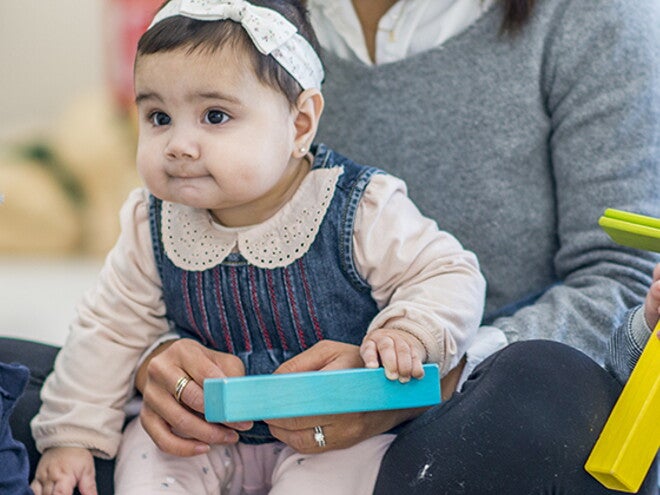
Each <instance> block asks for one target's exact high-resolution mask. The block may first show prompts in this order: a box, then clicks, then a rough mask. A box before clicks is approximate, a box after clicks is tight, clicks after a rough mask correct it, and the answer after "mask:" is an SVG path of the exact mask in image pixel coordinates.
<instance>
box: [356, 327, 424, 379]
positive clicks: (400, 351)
mask: <svg viewBox="0 0 660 495" xmlns="http://www.w3.org/2000/svg"><path fill="white" fill-rule="evenodd" d="M360 355H361V356H362V359H363V361H364V364H365V366H366V367H367V368H378V366H379V358H380V363H382V365H383V367H384V368H385V376H387V378H389V379H390V380H397V379H398V380H399V381H400V382H401V383H405V382H408V381H410V377H411V376H412V377H414V378H422V377H423V376H424V368H422V362H423V361H424V360H425V359H426V349H425V348H424V345H423V344H422V343H421V342H420V340H419V339H418V338H417V337H415V336H414V335H412V334H411V333H408V332H405V331H403V330H397V329H394V328H379V329H378V330H373V331H372V332H369V333H368V334H367V335H366V337H365V338H364V340H363V341H362V346H361V347H360Z"/></svg>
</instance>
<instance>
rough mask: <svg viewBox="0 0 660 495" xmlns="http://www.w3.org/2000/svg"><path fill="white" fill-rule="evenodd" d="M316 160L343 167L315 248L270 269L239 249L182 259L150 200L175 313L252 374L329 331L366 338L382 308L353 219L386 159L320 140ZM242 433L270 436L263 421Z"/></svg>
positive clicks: (175, 320)
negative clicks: (211, 260)
mask: <svg viewBox="0 0 660 495" xmlns="http://www.w3.org/2000/svg"><path fill="white" fill-rule="evenodd" d="M313 151H315V158H314V163H313V165H312V169H316V168H319V167H326V168H331V167H342V168H343V173H342V174H341V175H340V176H339V178H338V181H337V185H336V188H335V191H334V195H333V196H332V200H331V202H330V205H329V207H328V210H327V212H326V214H325V216H324V217H323V220H322V222H321V225H320V228H319V230H318V233H317V235H316V238H315V239H314V242H313V243H312V244H311V247H310V248H309V250H308V251H307V252H306V253H305V254H304V255H303V256H302V257H300V258H298V259H297V260H295V261H293V262H292V263H290V264H288V265H287V266H284V267H281V268H273V269H265V268H259V267H256V266H254V265H252V264H250V263H248V262H247V261H246V260H245V259H244V258H243V256H241V255H240V254H239V253H231V254H230V255H229V256H228V257H227V258H226V259H225V260H224V261H222V262H221V263H219V264H218V265H216V266H214V267H212V268H208V269H205V270H201V271H188V270H184V269H181V268H179V267H177V266H176V265H175V264H174V263H173V262H172V261H171V260H170V258H169V257H168V256H167V254H166V253H165V250H164V247H163V242H162V234H161V209H162V203H161V201H160V200H158V199H156V198H154V197H152V198H151V204H150V222H151V234H152V241H153V246H154V254H155V258H156V264H157V266H158V271H159V273H160V276H161V280H162V285H163V300H164V302H165V305H166V308H167V318H168V320H169V322H170V324H171V325H172V327H173V328H174V330H175V331H176V332H178V333H179V334H180V335H181V336H182V337H186V338H191V339H194V340H196V341H198V342H200V343H202V344H203V345H205V346H207V347H210V348H212V349H215V350H218V351H223V352H228V353H231V354H234V355H236V356H238V357H239V358H240V359H241V360H242V361H243V364H244V365H245V370H246V374H248V375H255V374H266V373H271V372H272V371H273V370H275V369H276V368H277V367H278V366H279V365H280V364H281V363H282V362H284V361H286V360H287V359H289V358H290V357H292V356H294V355H296V354H298V353H300V352H302V351H303V350H305V349H307V348H309V347H311V346H312V345H313V344H315V343H316V342H318V341H320V340H322V339H331V340H337V341H341V342H347V343H351V344H360V342H361V341H362V338H363V337H364V334H365V332H366V329H367V327H368V325H369V323H370V322H371V320H372V319H373V318H374V316H375V315H376V313H377V312H378V308H377V306H376V303H375V301H374V300H373V298H372V297H371V290H370V287H369V285H368V284H367V283H366V281H365V280H363V279H362V278H361V277H360V275H359V274H358V272H357V270H356V268H355V264H354V261H353V243H352V242H353V224H354V221H355V214H356V211H357V207H358V204H359V201H360V198H361V197H362V194H363V192H364V190H365V188H366V186H367V184H368V183H369V180H370V178H371V176H372V175H373V174H374V173H379V170H378V169H375V168H370V167H364V166H361V165H357V164H356V163H354V162H352V161H351V160H349V159H347V158H345V157H343V156H341V155H339V154H337V153H335V152H333V151H331V150H329V149H327V148H326V147H325V146H323V145H318V146H317V147H316V149H315V150H313ZM241 438H242V441H245V442H253V443H254V442H264V441H272V438H271V437H270V435H269V434H268V430H267V428H266V426H265V424H263V423H255V427H254V428H253V429H252V430H250V431H249V432H245V433H242V434H241Z"/></svg>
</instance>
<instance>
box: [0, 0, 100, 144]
mask: <svg viewBox="0 0 660 495" xmlns="http://www.w3.org/2000/svg"><path fill="white" fill-rule="evenodd" d="M102 7H103V0H18V1H10V0H0V137H1V136H3V135H7V134H8V133H13V132H15V131H16V130H17V129H23V128H26V127H31V126H35V125H36V126H39V127H42V126H44V125H45V124H46V123H47V122H48V121H51V120H52V119H53V118H55V117H56V116H57V115H58V114H59V113H60V112H61V111H62V109H64V108H65V107H66V105H67V103H69V102H70V101H71V100H72V99H73V98H74V97H75V95H76V94H78V93H80V92H81V91H85V90H88V89H90V88H95V87H98V86H99V85H101V84H102V83H103V79H104V74H103V71H104V69H103V32H102V27H103V26H102V10H103V9H102Z"/></svg>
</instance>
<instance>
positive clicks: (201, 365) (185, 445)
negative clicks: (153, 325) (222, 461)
mask: <svg viewBox="0 0 660 495" xmlns="http://www.w3.org/2000/svg"><path fill="white" fill-rule="evenodd" d="M243 375H245V368H244V367H243V363H242V362H241V360H240V359H239V358H238V357H236V356H234V355H232V354H226V353H223V352H217V351H212V350H210V349H207V348H206V347H204V346H202V345H201V344H199V343H198V342H195V341H193V340H190V339H180V340H173V341H169V342H166V343H164V344H163V345H161V346H160V347H158V348H157V349H156V350H155V351H154V352H153V353H152V354H151V355H150V356H149V357H148V358H147V359H146V360H145V362H144V363H143V364H142V366H140V369H139V370H138V372H137V375H136V378H135V385H136V387H137V389H138V390H139V391H140V392H142V396H143V403H142V409H141V411H140V421H141V422H142V426H143V427H144V429H145V430H146V432H147V433H148V434H149V436H151V438H152V439H153V441H154V442H155V443H156V445H157V446H158V447H159V448H160V449H161V450H163V451H164V452H167V453H168V454H173V455H178V456H192V455H198V454H203V453H205V452H208V450H209V445H211V444H223V443H236V442H237V441H238V434H237V433H236V431H234V430H235V429H238V430H246V429H249V428H251V427H252V423H251V422H246V423H238V424H234V425H231V426H232V427H231V428H229V427H228V426H225V425H221V424H217V423H208V422H206V421H205V420H204V418H203V417H202V414H203V412H204V392H203V389H202V386H203V384H204V379H205V378H220V377H225V376H243ZM181 377H189V381H188V383H187V385H185V387H184V388H183V390H182V391H181V392H180V403H179V402H177V400H176V398H175V393H176V388H177V383H178V382H179V379H180V378H181ZM184 406H185V407H184Z"/></svg>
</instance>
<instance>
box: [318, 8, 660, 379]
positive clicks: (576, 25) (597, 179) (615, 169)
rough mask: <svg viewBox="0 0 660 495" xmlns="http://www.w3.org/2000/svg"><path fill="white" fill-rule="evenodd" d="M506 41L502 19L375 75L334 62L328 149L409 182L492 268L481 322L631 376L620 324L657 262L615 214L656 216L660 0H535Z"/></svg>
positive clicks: (327, 89) (659, 207)
mask: <svg viewBox="0 0 660 495" xmlns="http://www.w3.org/2000/svg"><path fill="white" fill-rule="evenodd" d="M537 3H538V5H537V8H536V10H535V13H534V16H533V19H532V20H531V22H530V23H529V24H528V25H526V26H525V28H524V30H523V31H522V32H520V33H518V34H517V35H515V36H513V37H510V36H506V35H499V34H498V32H499V25H500V22H501V14H500V10H499V8H491V10H490V11H489V12H487V13H486V14H485V15H484V16H483V17H482V18H480V19H479V20H478V21H477V22H476V23H475V24H473V25H472V26H471V27H470V28H468V30H467V31H465V32H463V33H462V34H460V35H458V36H456V37H454V38H452V39H451V40H449V41H448V42H446V43H445V44H444V45H442V47H440V48H438V49H433V50H430V51H427V52H424V53H422V54H419V55H417V56H413V57H410V58H408V59H406V60H403V61H400V62H396V63H391V64H385V65H380V66H374V67H367V66H364V65H361V64H358V63H353V62H347V61H344V60H341V59H339V58H337V57H336V56H333V55H331V54H328V53H325V54H324V60H325V63H326V66H327V76H326V82H325V85H324V88H323V91H324V95H325V97H326V110H325V113H324V115H323V117H322V119H321V126H320V130H319V134H318V136H317V139H318V140H319V141H322V142H325V143H327V144H328V145H330V146H331V147H333V148H335V149H337V151H340V152H342V153H344V154H346V155H348V156H350V157H351V158H353V159H354V160H356V161H358V162H361V163H365V164H370V165H376V166H379V167H382V168H384V169H385V170H387V171H389V172H391V173H393V174H395V175H398V176H400V177H401V178H403V179H405V180H406V181H407V183H408V186H409V192H410V195H411V196H412V198H413V199H414V200H415V201H416V202H417V204H418V205H419V206H420V208H421V210H422V211H423V213H425V214H427V215H429V216H431V217H432V218H435V219H436V220H437V221H438V224H439V226H440V228H442V229H445V230H448V231H450V232H452V233H453V234H455V235H456V236H457V237H458V238H459V239H460V240H461V241H462V242H463V244H464V245H465V247H466V248H468V249H470V250H472V251H474V252H475V253H476V254H477V256H478V257H479V259H480V262H481V266H482V269H483V271H484V273H485V275H486V278H487V280H488V284H489V288H488V295H487V305H486V318H485V320H484V324H490V325H493V326H496V327H498V328H500V329H502V330H503V331H504V332H505V333H506V335H507V337H508V339H509V341H515V340H520V339H533V338H544V339H553V340H558V341H561V342H565V343H567V344H570V345H573V346H575V347H577V348H578V349H581V350H582V351H584V352H585V353H587V354H588V355H590V356H592V357H593V358H594V359H596V360H597V361H598V362H601V363H603V362H604V360H605V357H606V353H607V343H608V340H609V339H610V335H611V334H612V333H613V331H614V330H615V329H617V328H618V329H619V330H618V331H619V334H618V337H617V338H619V339H620V341H621V342H623V343H621V342H620V343H619V347H618V349H617V353H616V354H615V355H614V356H613V365H614V368H615V371H616V372H617V373H619V374H621V373H623V374H625V373H626V371H627V369H629V364H628V363H630V362H634V361H635V359H636V356H637V355H638V354H639V346H640V344H639V341H640V340H641V341H642V342H643V341H644V340H645V339H646V338H648V330H647V329H645V330H644V331H645V333H646V335H635V334H634V332H629V331H627V329H628V328H629V327H630V325H625V324H624V321H626V319H627V318H629V317H630V316H631V315H632V312H631V310H632V308H634V307H636V306H638V305H639V304H640V303H641V302H642V301H643V297H644V295H645V294H646V291H647V289H648V286H649V284H650V281H651V278H650V276H651V273H652V269H653V266H654V263H655V262H657V261H658V259H659V258H658V257H657V256H656V255H652V254H650V253H644V252H641V251H635V250H631V249H626V248H622V247H619V246H617V245H615V244H614V243H613V242H612V241H611V240H610V239H609V238H608V236H607V235H606V234H604V233H603V232H602V231H601V230H600V229H599V227H598V225H597V221H598V218H599V216H600V215H601V214H602V213H603V211H604V210H605V209H606V208H608V207H612V208H619V209H624V210H628V211H633V212H638V213H642V214H647V215H653V216H660V13H659V10H660V2H659V1H658V0H635V1H634V2H630V1H629V0H539V1H538V2H537Z"/></svg>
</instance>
